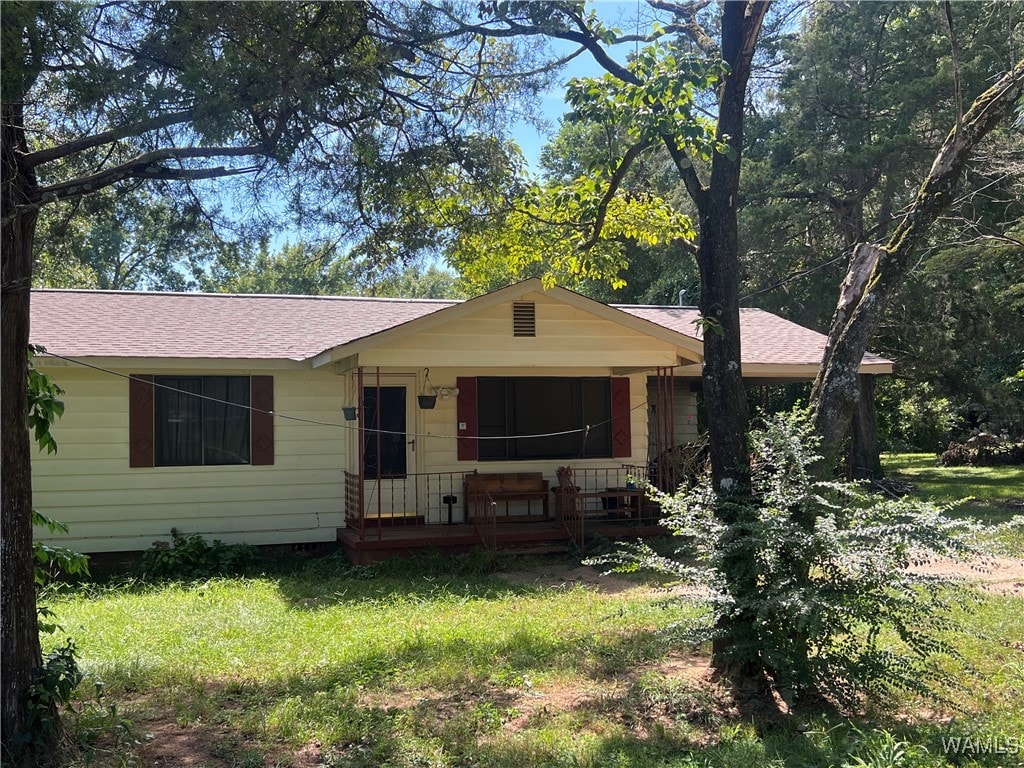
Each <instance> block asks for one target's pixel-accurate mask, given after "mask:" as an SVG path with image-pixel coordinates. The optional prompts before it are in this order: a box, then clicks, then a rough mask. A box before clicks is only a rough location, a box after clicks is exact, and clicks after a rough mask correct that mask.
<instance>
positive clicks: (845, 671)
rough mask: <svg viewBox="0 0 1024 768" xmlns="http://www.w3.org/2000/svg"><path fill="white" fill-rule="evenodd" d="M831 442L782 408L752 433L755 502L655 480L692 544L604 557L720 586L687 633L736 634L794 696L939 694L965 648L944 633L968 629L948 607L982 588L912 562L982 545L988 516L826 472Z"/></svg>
mask: <svg viewBox="0 0 1024 768" xmlns="http://www.w3.org/2000/svg"><path fill="white" fill-rule="evenodd" d="M818 442H819V441H818V439H817V438H816V436H815V435H814V432H813V429H812V427H811V425H810V422H809V420H808V418H807V415H806V413H805V412H801V411H794V412H792V413H789V414H777V415H775V416H772V417H770V418H768V419H767V421H766V423H765V424H764V426H763V427H762V428H761V429H758V430H755V431H754V432H752V433H751V435H750V445H751V450H752V459H753V465H752V476H751V481H752V494H751V497H749V499H748V501H746V502H743V503H739V502H736V501H735V500H734V499H730V500H728V501H723V500H721V499H720V498H719V497H718V496H717V495H716V494H715V492H714V490H713V488H712V486H711V482H710V478H705V479H704V480H703V481H702V482H701V483H699V484H698V485H697V486H695V487H694V488H692V489H685V488H684V489H681V490H680V491H679V492H678V493H677V494H676V495H674V496H670V495H667V494H663V493H660V492H658V491H657V490H656V489H653V488H648V491H649V493H650V494H651V495H652V497H654V498H655V499H656V500H657V501H658V502H659V503H660V504H661V505H662V507H663V509H664V512H665V523H666V525H667V526H668V527H669V528H670V529H672V531H673V533H674V534H675V535H676V536H679V537H680V539H681V540H682V544H681V546H680V547H679V548H678V549H677V550H676V552H675V553H674V554H670V555H668V556H662V555H659V554H658V553H657V552H655V551H654V550H653V549H651V548H650V547H649V546H648V545H646V544H644V543H639V544H622V545H620V546H619V548H618V549H617V551H616V552H615V553H613V554H611V555H608V556H604V557H600V558H597V559H595V561H592V562H597V563H603V564H612V565H613V566H615V568H616V570H636V569H639V568H652V569H654V570H657V571H660V572H663V573H668V574H671V575H674V576H676V577H678V578H680V579H681V580H683V581H685V582H689V583H691V584H698V585H701V586H704V587H708V588H710V590H711V593H712V604H713V609H714V610H713V612H712V613H713V616H712V621H711V622H709V623H708V624H707V625H705V626H704V627H702V628H700V630H699V631H698V632H696V633H690V634H688V635H686V636H685V637H684V639H686V640H691V641H702V640H707V639H712V638H715V637H727V639H728V640H729V653H730V654H734V655H735V656H736V657H737V658H738V659H742V660H750V659H756V660H757V662H756V663H757V664H758V665H759V666H760V668H761V669H762V670H763V671H764V672H765V674H766V677H767V679H768V680H769V682H770V683H771V684H772V685H773V686H774V688H775V689H776V690H777V692H778V693H779V694H780V695H782V696H783V698H784V699H786V700H788V701H791V700H793V699H794V698H798V697H800V696H801V695H803V694H811V693H814V692H817V693H823V694H825V695H828V696H830V697H832V698H833V699H834V700H835V701H836V702H837V703H839V704H840V705H843V706H846V707H849V708H854V707H857V706H859V704H860V703H861V702H862V701H863V699H864V697H865V696H871V697H872V698H881V697H883V696H885V695H886V694H889V693H892V692H895V691H899V690H907V691H913V692H916V693H919V694H924V695H928V694H930V695H933V696H937V693H936V691H937V689H938V684H939V683H941V682H944V680H945V677H944V675H943V673H942V671H941V670H940V667H939V666H938V663H937V662H938V661H939V658H938V657H939V656H942V655H945V656H947V657H953V658H957V659H958V658H960V657H959V655H958V654H957V653H956V651H955V649H954V648H952V647H951V646H949V645H948V644H947V643H945V642H944V641H942V640H941V639H939V634H938V633H939V631H940V630H947V629H953V628H954V627H953V626H952V624H951V623H950V621H949V620H948V619H947V618H946V617H947V616H949V611H948V609H949V608H950V607H951V606H952V605H953V604H967V603H968V602H969V601H971V600H972V595H973V593H972V592H970V591H969V590H967V589H966V588H965V587H963V586H962V585H959V584H958V583H956V582H955V580H953V579H952V578H943V577H938V576H931V575H924V574H921V573H918V572H914V571H913V570H911V569H910V566H912V565H914V564H917V563H921V562H922V561H926V560H928V559H929V558H934V557H943V558H953V559H957V560H969V559H974V558H977V557H980V556H981V554H982V553H980V552H979V551H978V550H977V549H976V548H975V546H974V545H973V544H971V543H970V539H971V536H972V534H973V533H974V532H976V530H977V528H978V524H977V523H976V522H974V521H970V520H963V519H952V518H949V517H946V516H945V515H944V514H943V513H944V511H945V509H944V508H940V507H937V506H935V505H933V504H931V503H926V502H922V501H919V500H916V499H912V498H904V499H898V500H894V499H888V498H882V497H880V496H875V495H870V494H868V493H866V492H865V490H864V488H863V487H862V486H860V485H856V484H851V483H847V482H831V481H830V482H823V481H819V480H816V479H815V477H814V475H813V474H812V471H811V466H812V465H813V464H814V463H815V462H816V461H817V459H818V456H817V454H816V452H815V451H816V448H817V445H818ZM726 505H729V506H728V507H726ZM723 518H725V519H730V520H734V521H735V522H733V523H732V524H729V525H727V524H726V523H724V522H723ZM738 563H739V564H740V565H739V571H740V572H741V575H740V576H739V577H737V572H738V567H737V564H738ZM727 574H729V575H731V577H732V581H731V582H730V580H729V578H727ZM739 582H742V584H743V585H746V586H740V587H737V586H736V584H737V583H739ZM750 585H753V586H752V587H751V586H750ZM723 628H727V630H726V629H723Z"/></svg>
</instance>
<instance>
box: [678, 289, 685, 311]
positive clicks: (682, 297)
mask: <svg viewBox="0 0 1024 768" xmlns="http://www.w3.org/2000/svg"><path fill="white" fill-rule="evenodd" d="M685 299H686V289H685V288H680V289H679V306H680V307H685V306H686V305H685V304H684V303H683V301H684V300H685Z"/></svg>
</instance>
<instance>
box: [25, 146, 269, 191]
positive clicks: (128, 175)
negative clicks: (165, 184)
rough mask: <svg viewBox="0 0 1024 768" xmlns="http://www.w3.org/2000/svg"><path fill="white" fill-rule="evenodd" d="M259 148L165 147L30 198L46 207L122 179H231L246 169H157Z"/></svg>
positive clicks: (257, 151) (256, 152) (261, 152)
mask: <svg viewBox="0 0 1024 768" xmlns="http://www.w3.org/2000/svg"><path fill="white" fill-rule="evenodd" d="M265 154H266V151H265V150H264V149H263V147H260V146H247V147H167V148H164V149H157V150H154V151H152V152H146V153H145V154H142V155H139V156H138V157H135V158H133V159H132V160H129V161H128V162H126V163H122V164H121V165H116V166H114V167H112V168H106V169H104V170H102V171H99V172H97V173H92V174H89V175H88V176H82V177H79V178H77V179H71V180H69V181H62V182H59V183H57V184H50V185H48V186H45V187H39V188H38V189H37V190H36V191H35V194H34V195H33V202H34V203H36V204H38V203H45V202H52V201H56V200H66V199H68V198H74V197H79V196H81V195H84V194H88V193H90V192H95V191H96V190H98V189H103V188H104V187H109V186H110V185H112V184H116V183H117V182H119V181H124V180H125V179H132V178H136V179H171V180H183V179H209V178H216V177H219V176H233V175H235V174H237V173H249V172H251V170H252V169H251V168H249V169H231V168H223V167H220V168H201V169H187V168H167V167H164V166H160V165H157V164H158V163H160V162H162V161H164V160H183V159H186V158H197V157H246V156H250V155H265Z"/></svg>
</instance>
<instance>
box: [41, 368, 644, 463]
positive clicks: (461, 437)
mask: <svg viewBox="0 0 1024 768" xmlns="http://www.w3.org/2000/svg"><path fill="white" fill-rule="evenodd" d="M43 355H45V356H47V357H55V358H57V359H59V360H65V361H66V362H69V363H73V364H74V365H80V366H82V367H83V368H91V369H92V370H94V371H99V372H101V373H106V374H109V375H111V376H117V377H119V378H122V379H128V380H129V381H142V382H143V383H145V384H147V385H152V386H153V387H157V388H160V389H165V390H167V391H169V392H175V393H177V394H179V395H189V396H191V397H196V398H199V399H200V400H208V401H210V402H212V403H218V404H220V405H229V406H232V407H234V408H244V409H245V410H247V411H252V412H253V413H262V414H265V415H267V416H273V417H274V418H278V419H284V420H286V421H296V422H300V423H302V424H314V425H316V426H320V427H337V428H340V429H348V430H357V431H358V430H359V429H360V427H359V426H358V425H354V426H353V425H349V424H340V423H338V422H333V421H320V420H319V419H306V418H303V417H301V416H289V415H287V414H284V413H279V412H278V411H268V410H264V409H262V408H256V407H254V406H252V405H242V404H241V403H232V402H231V401H229V400H221V399H220V398H217V397H211V396H210V395H201V394H199V393H198V392H188V391H186V390H184V389H179V388H178V387H172V386H171V385H169V384H160V383H158V382H155V381H153V382H151V381H146V380H144V379H139V378H136V377H135V376H132V375H131V374H128V373H121V372H120V371H112V370H110V369H109V368H103V367H102V366H99V365H94V364H92V363H87V362H85V361H84V360H77V359H75V358H73V357H67V356H66V355H60V354H57V353H56V352H50V351H49V350H47V351H46V352H44V353H43ZM646 407H647V403H646V402H643V403H640V405H637V406H634V407H633V408H630V409H629V412H630V413H632V412H633V411H635V410H637V409H639V408H646ZM611 422H612V419H610V418H609V419H605V420H604V421H600V422H598V423H597V424H588V425H587V426H585V427H582V428H580V429H565V430H562V431H560V432H544V433H541V434H535V435H499V436H483V435H436V434H433V433H430V432H398V431H395V430H388V429H373V428H370V427H365V426H364V427H362V430H363V432H369V433H372V434H381V435H402V436H405V437H436V438H438V439H441V440H529V439H531V438H540V437H561V436H563V435H578V434H583V435H584V443H585V439H586V438H585V436H586V435H587V434H589V433H590V431H591V430H592V429H594V428H595V427H600V426H604V425H605V424H610V423H611Z"/></svg>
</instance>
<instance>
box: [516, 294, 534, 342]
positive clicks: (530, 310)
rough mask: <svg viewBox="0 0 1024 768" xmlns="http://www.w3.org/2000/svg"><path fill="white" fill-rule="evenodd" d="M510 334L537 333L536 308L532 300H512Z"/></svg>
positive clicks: (530, 334)
mask: <svg viewBox="0 0 1024 768" xmlns="http://www.w3.org/2000/svg"><path fill="white" fill-rule="evenodd" d="M512 335H513V336H536V335H537V309H536V307H535V305H534V303H533V302H532V301H514V302H512Z"/></svg>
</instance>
